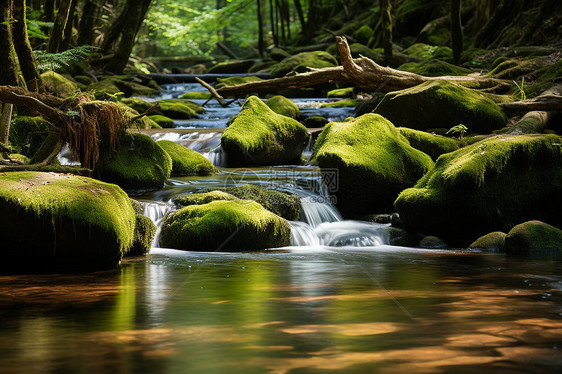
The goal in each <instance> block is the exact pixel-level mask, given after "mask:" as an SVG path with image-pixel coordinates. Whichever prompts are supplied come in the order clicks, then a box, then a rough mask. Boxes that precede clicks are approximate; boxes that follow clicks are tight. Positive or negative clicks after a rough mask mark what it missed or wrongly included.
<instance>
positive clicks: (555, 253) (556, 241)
mask: <svg viewBox="0 0 562 374" xmlns="http://www.w3.org/2000/svg"><path fill="white" fill-rule="evenodd" d="M505 252H506V253H507V254H510V255H518V256H529V257H542V258H554V259H560V258H562V230H559V229H557V228H556V227H554V226H551V225H549V224H546V223H544V222H541V221H528V222H525V223H521V224H519V225H517V226H515V227H514V228H512V229H511V231H509V233H507V236H506V237H505Z"/></svg>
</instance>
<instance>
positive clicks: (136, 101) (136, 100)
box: [121, 97, 156, 113]
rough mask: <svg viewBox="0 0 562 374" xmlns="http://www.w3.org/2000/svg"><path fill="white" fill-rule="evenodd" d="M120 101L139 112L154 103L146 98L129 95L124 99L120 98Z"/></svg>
mask: <svg viewBox="0 0 562 374" xmlns="http://www.w3.org/2000/svg"><path fill="white" fill-rule="evenodd" d="M121 103H123V104H125V105H127V106H128V107H130V108H132V109H134V110H136V111H137V112H139V113H144V112H146V111H147V110H148V109H150V108H151V107H152V106H154V105H155V104H156V103H149V102H148V101H146V100H143V99H141V98H140V97H129V98H126V99H123V100H121Z"/></svg>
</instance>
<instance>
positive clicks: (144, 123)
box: [115, 101, 161, 129]
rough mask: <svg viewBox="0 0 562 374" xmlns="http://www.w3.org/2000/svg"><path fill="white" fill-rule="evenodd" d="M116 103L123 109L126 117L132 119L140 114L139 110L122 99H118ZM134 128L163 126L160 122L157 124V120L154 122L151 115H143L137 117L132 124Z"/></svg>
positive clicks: (157, 127)
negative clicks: (124, 102)
mask: <svg viewBox="0 0 562 374" xmlns="http://www.w3.org/2000/svg"><path fill="white" fill-rule="evenodd" d="M115 104H116V105H117V106H118V107H119V108H120V109H121V110H122V111H123V115H124V116H125V118H126V119H128V120H131V119H132V118H133V117H137V116H138V115H139V112H138V111H136V110H134V109H133V108H131V107H129V106H128V105H126V104H123V103H122V102H121V101H116V102H115ZM131 127H133V128H135V127H136V128H139V129H159V128H161V126H160V125H159V124H157V123H156V122H154V121H153V120H152V119H150V118H149V117H146V116H145V117H142V118H139V119H136V120H135V121H134V122H133V124H132V126H131Z"/></svg>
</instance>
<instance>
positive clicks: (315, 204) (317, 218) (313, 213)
mask: <svg viewBox="0 0 562 374" xmlns="http://www.w3.org/2000/svg"><path fill="white" fill-rule="evenodd" d="M301 206H302V210H301V214H302V219H303V221H304V222H306V223H308V224H309V225H310V226H311V227H316V226H318V225H320V224H322V223H325V222H338V221H341V220H342V216H341V214H340V212H339V211H338V210H337V209H336V207H334V206H333V205H332V204H330V203H329V201H328V199H327V198H324V197H322V196H318V195H309V196H304V197H301Z"/></svg>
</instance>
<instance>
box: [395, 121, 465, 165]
mask: <svg viewBox="0 0 562 374" xmlns="http://www.w3.org/2000/svg"><path fill="white" fill-rule="evenodd" d="M398 131H400V134H402V135H403V136H404V137H405V138H406V139H408V141H409V142H410V145H411V146H412V147H414V148H415V149H418V150H420V151H422V152H423V153H426V154H428V155H429V157H431V159H432V160H433V161H435V160H437V158H438V157H439V156H441V155H442V154H443V153H449V152H452V151H455V150H457V149H459V143H458V142H457V141H456V140H454V139H452V138H447V137H445V136H441V135H434V134H431V133H429V132H425V131H419V130H413V129H409V128H407V127H399V128H398Z"/></svg>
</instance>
